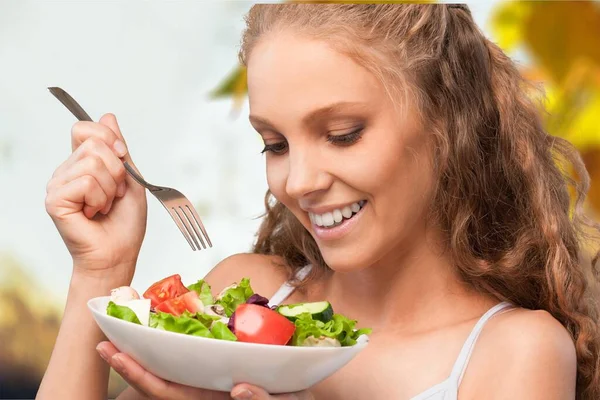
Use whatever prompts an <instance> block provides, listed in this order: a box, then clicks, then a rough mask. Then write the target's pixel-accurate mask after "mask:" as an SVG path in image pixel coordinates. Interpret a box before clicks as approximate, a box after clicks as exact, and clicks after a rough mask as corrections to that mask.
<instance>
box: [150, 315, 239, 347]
mask: <svg viewBox="0 0 600 400" xmlns="http://www.w3.org/2000/svg"><path fill="white" fill-rule="evenodd" d="M218 319H220V317H217V316H214V315H207V314H202V313H197V314H192V313H190V312H189V311H185V312H184V313H183V314H181V315H180V316H179V317H176V316H174V315H172V314H169V313H163V312H158V313H156V314H151V315H150V327H151V328H156V329H163V330H165V331H170V332H176V333H183V334H186V335H192V336H202V337H207V338H214V339H221V340H231V341H236V340H237V337H236V336H235V335H234V334H233V332H231V331H230V330H229V329H228V328H227V325H225V324H224V323H223V322H221V321H217V320H218ZM215 321H216V322H215ZM213 322H214V324H213ZM211 325H212V328H211Z"/></svg>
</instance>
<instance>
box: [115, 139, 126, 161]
mask: <svg viewBox="0 0 600 400" xmlns="http://www.w3.org/2000/svg"><path fill="white" fill-rule="evenodd" d="M113 148H114V149H115V151H116V152H117V155H118V156H119V157H123V156H124V155H125V154H127V146H125V143H123V142H122V141H120V140H119V139H117V140H115V143H113Z"/></svg>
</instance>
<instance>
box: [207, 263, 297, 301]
mask: <svg viewBox="0 0 600 400" xmlns="http://www.w3.org/2000/svg"><path fill="white" fill-rule="evenodd" d="M242 278H249V279H250V284H251V285H252V289H254V291H255V292H256V293H259V294H261V295H263V296H265V297H270V296H271V295H272V294H273V293H274V292H275V291H276V290H277V289H278V288H279V287H280V286H281V285H282V284H283V283H284V282H285V281H286V280H287V279H288V278H289V273H288V269H287V268H286V266H285V262H284V261H283V260H282V259H281V258H280V257H276V256H268V255H264V254H252V253H239V254H235V255H232V256H229V257H227V258H225V259H224V260H223V261H221V262H219V263H218V264H217V265H216V266H215V267H214V268H213V269H212V270H211V271H210V272H209V273H208V274H207V275H206V277H205V278H204V279H205V280H206V281H207V282H208V283H209V284H210V286H211V289H212V292H213V294H217V293H219V292H220V291H221V290H222V289H224V288H226V287H227V286H229V285H231V284H233V283H234V282H239V281H240V280H241V279H242Z"/></svg>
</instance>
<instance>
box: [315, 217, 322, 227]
mask: <svg viewBox="0 0 600 400" xmlns="http://www.w3.org/2000/svg"><path fill="white" fill-rule="evenodd" d="M315 224H317V225H319V226H323V217H321V216H320V215H318V214H315Z"/></svg>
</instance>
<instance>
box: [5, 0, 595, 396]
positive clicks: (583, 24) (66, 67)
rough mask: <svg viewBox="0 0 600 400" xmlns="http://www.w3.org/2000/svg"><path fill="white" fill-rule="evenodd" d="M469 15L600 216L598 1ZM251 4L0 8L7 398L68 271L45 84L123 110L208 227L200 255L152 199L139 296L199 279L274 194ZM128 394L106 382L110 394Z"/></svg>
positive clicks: (31, 363) (31, 373)
mask: <svg viewBox="0 0 600 400" xmlns="http://www.w3.org/2000/svg"><path fill="white" fill-rule="evenodd" d="M468 4H469V5H470V7H471V9H472V12H473V15H474V17H475V19H476V22H477V23H478V24H479V25H480V27H481V28H482V29H483V30H484V32H485V33H486V35H487V36H488V37H489V38H491V39H492V40H493V41H495V42H497V43H499V45H500V46H501V47H502V48H503V49H504V50H505V51H506V52H507V53H508V54H509V55H511V57H513V59H515V61H517V62H518V63H519V67H520V69H521V70H522V73H523V74H524V75H525V76H527V77H528V78H529V79H530V80H532V81H534V82H537V83H539V84H541V85H543V87H544V89H545V93H546V97H545V99H544V101H543V104H544V105H545V107H546V109H547V113H546V114H545V122H546V126H547V129H548V130H549V131H550V132H551V133H552V134H555V135H558V136H562V137H565V138H567V139H569V140H570V141H571V142H573V143H574V144H575V145H576V146H577V147H578V149H579V150H580V152H581V154H582V156H583V158H584V161H585V163H586V166H587V168H588V170H589V172H590V175H591V176H592V188H591V191H590V194H589V198H588V201H587V203H586V208H587V210H588V212H589V213H590V215H591V216H592V217H593V218H595V219H596V220H600V217H599V213H600V183H599V181H600V129H599V127H600V3H599V2H497V1H496V2H485V3H482V2H478V3H468ZM250 6H251V2H246V1H235V2H233V1H230V2H225V1H221V2H216V1H214V2H192V1H181V2H162V3H158V2H155V3H148V2H142V1H129V2H120V3H118V2H111V3H106V4H101V3H100V2H89V3H88V2H86V3H84V4H82V3H75V2H72V3H69V2H64V3H52V2H50V3H41V2H35V1H17V0H15V1H4V2H2V3H0V32H1V33H2V34H1V35H0V60H3V61H2V63H1V65H2V66H0V93H2V96H0V184H1V185H0V187H2V188H3V195H2V196H0V218H1V219H0V221H1V223H0V398H3V399H8V398H33V397H35V393H36V390H37V387H38V385H39V381H40V379H41V377H42V375H43V373H44V370H45V368H46V365H47V362H48V359H49V357H50V353H51V350H52V346H53V343H54V340H55V337H56V334H57V331H58V327H59V323H60V318H61V313H62V308H63V306H64V301H65V296H66V291H67V286H68V280H69V274H70V259H69V256H68V253H67V252H66V249H65V248H64V245H63V244H62V242H61V241H60V237H59V236H58V234H57V233H56V232H55V230H54V227H53V225H52V223H51V221H50V219H49V218H48V216H47V215H46V214H45V211H44V203H43V199H44V196H45V184H46V181H47V180H48V179H49V177H50V176H51V174H52V172H53V170H54V169H55V168H56V166H58V165H59V164H60V163H61V162H62V160H64V159H65V158H66V157H68V154H69V150H70V149H69V129H70V126H71V125H72V123H73V122H74V121H73V120H72V118H71V117H70V116H69V115H68V114H66V112H65V111H64V110H63V109H62V108H61V106H60V105H59V104H57V103H56V101H55V100H54V99H52V98H50V96H49V95H48V94H47V92H45V88H46V87H47V86H54V85H59V86H63V87H64V88H65V89H67V90H68V91H69V92H71V93H72V94H73V95H74V97H76V98H77V99H78V100H79V101H80V102H81V103H82V104H83V105H84V107H85V108H86V109H88V107H89V109H88V111H91V114H93V115H94V116H99V115H100V114H101V113H104V112H109V111H110V112H114V113H115V114H117V117H119V120H120V122H121V124H122V130H123V131H124V134H125V137H126V139H127V140H128V143H129V147H130V149H132V153H133V154H134V159H135V160H136V163H137V165H138V167H139V168H140V169H141V170H142V171H144V175H145V176H146V177H149V178H148V179H149V180H150V181H152V182H156V183H158V184H168V185H169V186H174V187H177V188H181V189H182V191H183V192H184V193H186V195H188V197H190V198H192V199H194V201H195V202H196V203H197V205H198V208H199V210H200V214H201V215H202V216H203V219H204V218H205V219H204V220H205V225H206V226H207V229H208V230H209V232H210V233H211V238H212V239H213V243H215V248H214V249H212V250H210V252H200V253H203V254H196V253H192V252H191V251H189V249H187V248H186V246H187V244H186V243H185V242H184V240H183V239H182V238H181V237H180V236H179V235H180V233H179V232H177V230H176V227H175V226H174V224H172V222H170V221H169V219H168V216H167V215H166V214H164V211H162V209H161V208H160V205H158V204H157V203H156V202H154V201H153V199H149V201H150V204H149V207H150V209H149V222H148V234H147V239H146V241H145V243H144V246H143V248H142V254H141V255H140V262H139V266H138V272H137V273H136V277H135V279H134V282H133V286H134V287H138V288H140V290H143V288H145V287H147V286H149V284H150V283H152V282H154V281H156V280H158V279H160V278H162V277H164V276H165V275H167V274H171V273H174V272H179V273H181V275H182V277H183V279H184V282H187V281H195V280H196V279H198V278H200V277H202V276H204V274H206V272H208V270H210V268H211V267H212V266H213V265H214V264H215V263H216V262H218V261H219V260H220V259H222V258H224V257H226V256H228V255H230V254H233V253H236V252H241V251H247V250H248V249H249V248H250V245H251V243H252V240H253V233H254V232H255V231H256V229H257V227H258V223H259V222H260V221H258V219H257V218H256V217H258V216H259V215H260V213H261V211H262V198H263V194H264V191H265V189H266V181H265V179H264V165H263V164H262V163H263V161H262V159H261V158H260V154H259V152H260V141H259V140H258V139H257V136H256V135H255V134H254V133H253V132H252V129H251V127H250V126H249V124H248V122H247V119H246V115H247V104H246V101H245V100H246V99H245V90H246V81H245V71H244V70H243V69H242V68H240V67H238V66H237V58H236V53H237V50H238V46H239V37H240V34H241V31H242V29H243V19H242V18H243V15H244V14H245V13H246V12H247V10H248V9H249V7H250ZM156 154H161V155H163V157H162V158H161V160H162V162H161V163H157V162H156V161H155V158H154V157H153V156H156ZM205 216H206V217H205ZM122 388H123V382H122V381H121V380H120V379H119V378H118V377H117V376H114V375H113V376H111V387H110V392H111V396H115V395H116V394H117V393H118V392H119V391H120V390H121V389H122Z"/></svg>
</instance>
